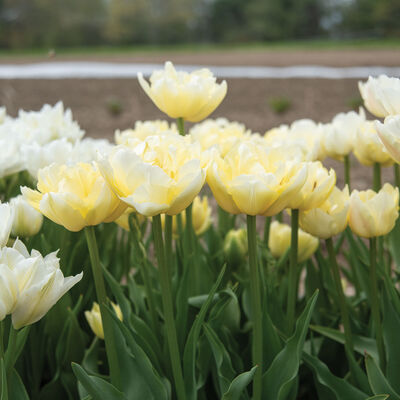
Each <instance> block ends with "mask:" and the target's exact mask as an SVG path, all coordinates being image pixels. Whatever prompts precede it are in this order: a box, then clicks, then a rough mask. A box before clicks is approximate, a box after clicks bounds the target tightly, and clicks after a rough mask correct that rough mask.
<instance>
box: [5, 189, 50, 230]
mask: <svg viewBox="0 0 400 400" xmlns="http://www.w3.org/2000/svg"><path fill="white" fill-rule="evenodd" d="M10 206H11V207H12V208H13V210H14V220H13V224H12V229H11V234H12V235H13V236H14V237H18V236H20V237H30V236H34V235H36V234H37V233H38V232H39V231H40V229H41V227H42V224H43V215H42V214H41V213H40V212H39V211H36V210H35V209H34V208H33V207H32V206H31V205H30V204H29V203H28V202H27V201H26V200H25V198H24V196H17V197H14V198H13V199H11V200H10Z"/></svg>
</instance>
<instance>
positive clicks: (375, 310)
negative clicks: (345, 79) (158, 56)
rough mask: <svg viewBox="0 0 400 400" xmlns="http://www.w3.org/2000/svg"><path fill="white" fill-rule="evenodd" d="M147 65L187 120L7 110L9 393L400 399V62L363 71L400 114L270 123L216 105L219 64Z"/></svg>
mask: <svg viewBox="0 0 400 400" xmlns="http://www.w3.org/2000/svg"><path fill="white" fill-rule="evenodd" d="M138 79H139V83H140V85H141V86H142V88H143V89H144V91H145V92H146V93H147V95H148V96H149V97H150V99H151V100H152V101H153V102H154V104H155V105H156V106H157V107H158V108H159V109H160V110H161V111H163V112H164V113H165V114H166V115H168V117H170V118H173V119H175V122H174V123H170V122H167V121H146V122H140V121H138V122H136V124H135V126H134V127H133V128H132V129H127V130H124V131H117V132H116V133H115V144H111V143H109V142H108V141H106V140H94V139H84V138H83V135H84V132H83V131H82V130H81V129H80V128H79V126H78V124H77V123H76V122H75V121H73V119H72V115H71V113H70V111H69V110H67V111H64V108H63V105H62V103H58V104H57V105H56V106H55V107H50V106H44V107H43V109H42V110H41V111H39V112H23V111H21V112H20V114H19V116H18V117H17V118H11V117H9V116H7V115H6V112H5V109H2V110H1V112H0V142H2V143H3V145H4V146H3V147H4V156H1V159H0V170H1V176H2V178H1V182H0V186H1V189H2V197H3V203H2V204H1V205H0V215H1V217H2V227H1V230H0V244H1V248H0V260H1V262H0V289H1V290H0V392H1V400H3V399H4V400H5V399H10V400H12V399H17V400H19V399H24V400H25V399H29V398H31V399H44V400H46V399H54V398H59V399H61V398H65V399H76V398H81V399H99V400H104V399H110V400H114V399H115V400H117V399H118V400H121V399H126V400H128V399H129V400H135V399H137V400H147V399H154V400H162V399H165V400H167V399H178V400H196V399H208V400H211V399H224V400H228V399H250V398H251V399H254V400H261V399H265V400H290V399H293V400H294V399H316V398H319V399H324V400H325V399H328V400H330V399H338V400H346V399H349V400H350V399H351V400H367V399H382V400H384V399H388V398H389V399H400V382H399V380H398V379H397V376H398V371H399V370H398V365H400V350H399V349H398V345H397V337H396V334H397V332H398V330H399V329H400V298H399V292H398V274H399V273H400V269H399V267H400V252H399V250H398V245H397V243H398V242H399V241H400V226H399V227H398V226H397V225H396V220H397V217H398V208H399V189H398V187H399V185H400V172H399V169H398V163H400V80H399V79H395V78H388V77H386V76H381V77H379V78H369V80H368V81H367V82H366V83H360V92H361V95H362V97H363V99H364V103H365V107H366V108H367V109H368V111H369V112H370V113H371V114H373V115H375V116H376V117H378V118H383V117H385V119H384V122H383V123H382V122H379V121H372V120H371V121H368V120H367V119H366V116H365V112H364V111H363V110H362V109H361V110H360V112H359V113H356V112H349V113H347V114H339V115H337V116H336V117H335V118H334V119H333V120H332V121H331V122H330V123H328V124H321V123H315V122H314V121H311V120H299V121H296V122H294V123H293V124H292V125H291V126H287V125H282V126H280V127H277V128H274V129H272V130H270V131H267V132H266V133H265V135H260V134H258V133H252V132H251V131H250V130H248V129H246V127H245V126H244V125H242V124H240V123H237V122H230V121H228V120H226V119H224V118H219V119H216V120H211V119H207V120H205V121H203V122H201V121H202V120H204V119H205V118H207V117H208V116H209V115H210V114H211V113H212V112H213V111H214V110H215V109H216V108H217V107H218V105H219V104H220V103H221V101H222V100H223V99H224V97H225V95H226V92H227V84H226V82H225V81H223V82H222V83H217V81H216V79H215V77H214V76H213V75H212V73H211V72H210V71H209V70H208V69H202V70H199V71H194V72H192V73H186V72H180V71H176V70H175V68H174V67H173V65H172V64H171V63H169V62H167V63H166V64H165V69H164V70H160V71H155V72H154V73H153V74H152V75H151V77H150V82H148V81H146V80H145V79H144V78H143V76H142V75H140V74H139V76H138ZM186 121H187V122H191V123H195V124H194V125H193V126H192V127H191V128H190V130H189V131H188V132H187V131H186V130H185V122H186ZM351 153H353V154H354V156H355V157H356V158H357V160H358V161H359V162H360V163H361V164H363V165H365V166H369V167H372V168H371V170H372V176H373V190H366V191H358V190H353V191H350V186H351V184H352V183H351V176H350V173H351V166H350V159H351V158H350V155H351ZM326 157H331V158H335V159H337V160H340V161H343V163H344V181H345V187H344V188H342V189H340V188H338V187H337V186H336V173H335V171H334V170H332V169H331V170H328V169H327V168H325V167H324V166H323V164H322V162H323V161H324V159H325V158H326ZM389 165H393V168H394V172H395V177H396V182H395V183H394V186H392V185H391V184H390V183H385V184H383V185H382V182H381V167H382V166H389ZM206 184H207V185H208V188H206V187H205V185H206ZM353 184H354V182H353ZM202 190H203V192H204V193H203V196H202V197H201V196H200V195H199V194H200V192H201V191H202ZM209 190H211V192H212V197H211V196H210V195H209V193H207V191H209ZM214 200H215V201H214ZM243 216H245V218H243ZM43 217H44V218H43ZM289 218H290V225H289V224H286V223H284V222H283V221H284V220H288V219H289ZM320 240H324V242H323V243H320ZM38 249H39V250H38ZM58 249H59V253H58V254H59V258H57V250H58ZM42 254H47V255H46V256H42ZM60 261H61V265H60ZM89 264H90V266H91V269H87V265H89ZM83 269H84V273H82V270H83ZM64 275H66V276H67V275H68V277H64ZM69 275H70V276H69ZM78 282H79V284H78ZM60 299H61V300H60ZM93 333H94V335H93Z"/></svg>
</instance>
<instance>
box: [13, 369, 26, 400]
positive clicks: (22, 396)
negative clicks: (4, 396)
mask: <svg viewBox="0 0 400 400" xmlns="http://www.w3.org/2000/svg"><path fill="white" fill-rule="evenodd" d="M9 391H10V393H12V396H11V399H12V400H29V396H28V393H27V392H26V389H25V386H24V383H23V382H22V379H21V377H20V376H19V375H18V372H17V371H16V370H15V369H13V370H12V372H11V376H10V385H9Z"/></svg>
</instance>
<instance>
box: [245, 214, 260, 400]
mask: <svg viewBox="0 0 400 400" xmlns="http://www.w3.org/2000/svg"><path fill="white" fill-rule="evenodd" d="M247 240H248V247H249V266H250V294H251V315H252V319H253V347H252V358H253V364H255V365H257V366H258V368H257V371H256V373H255V376H254V381H253V400H261V394H262V393H261V391H262V371H263V332H262V310H261V288H260V274H259V271H258V263H257V231H256V217H255V216H252V215H248V216H247Z"/></svg>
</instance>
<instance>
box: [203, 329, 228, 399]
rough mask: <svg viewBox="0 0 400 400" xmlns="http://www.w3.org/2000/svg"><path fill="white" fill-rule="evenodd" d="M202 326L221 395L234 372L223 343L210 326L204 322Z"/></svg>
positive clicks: (226, 388)
mask: <svg viewBox="0 0 400 400" xmlns="http://www.w3.org/2000/svg"><path fill="white" fill-rule="evenodd" d="M203 328H204V332H205V334H206V337H207V339H208V342H209V344H210V346H211V349H212V354H213V356H214V360H215V364H216V370H217V375H218V376H217V379H216V380H217V381H218V383H219V387H218V389H219V395H220V396H221V394H223V393H225V392H226V391H227V390H228V387H229V384H230V383H231V381H232V379H233V378H234V376H235V375H236V374H235V371H234V369H233V367H232V362H231V358H230V356H229V353H228V352H227V351H226V349H225V346H224V344H223V343H222V342H221V340H220V339H219V338H218V335H217V334H216V333H215V331H214V330H213V329H212V328H211V326H209V325H208V324H206V323H204V324H203Z"/></svg>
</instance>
